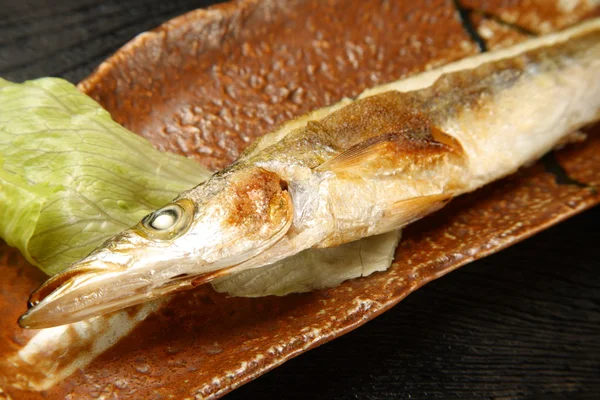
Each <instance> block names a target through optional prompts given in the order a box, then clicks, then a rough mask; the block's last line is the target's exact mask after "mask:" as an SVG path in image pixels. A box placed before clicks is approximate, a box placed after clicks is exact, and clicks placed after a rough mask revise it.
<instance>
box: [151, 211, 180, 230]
mask: <svg viewBox="0 0 600 400" xmlns="http://www.w3.org/2000/svg"><path fill="white" fill-rule="evenodd" d="M181 214H183V210H182V209H181V207H179V206H176V205H170V206H167V207H164V208H161V209H160V210H158V211H155V212H153V213H152V214H150V215H148V216H146V218H144V219H143V221H142V223H143V224H144V225H145V226H146V228H150V229H154V230H156V231H166V230H168V229H171V228H173V227H174V226H175V224H176V223H177V221H178V220H179V219H180V218H181Z"/></svg>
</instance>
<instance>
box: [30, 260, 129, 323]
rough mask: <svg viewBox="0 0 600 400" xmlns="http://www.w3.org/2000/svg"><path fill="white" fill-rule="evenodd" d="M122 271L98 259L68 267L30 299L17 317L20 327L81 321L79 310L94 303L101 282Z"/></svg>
mask: <svg viewBox="0 0 600 400" xmlns="http://www.w3.org/2000/svg"><path fill="white" fill-rule="evenodd" d="M124 268H125V267H124V266H122V265H119V264H115V263H112V262H106V261H99V260H92V261H82V262H80V263H78V264H76V265H74V266H72V267H70V268H67V269H66V270H64V271H63V272H61V273H59V274H57V275H55V276H53V277H52V278H50V279H48V280H47V281H46V282H44V283H43V284H42V285H41V286H40V287H39V288H38V289H36V290H35V291H34V292H33V293H32V294H31V295H30V296H29V301H28V307H29V309H28V310H27V312H25V314H23V315H22V316H21V317H20V318H19V325H20V326H21V327H22V328H30V329H40V328H46V327H51V326H56V325H63V324H66V323H70V322H75V321H78V320H81V319H83V318H82V317H80V312H81V309H85V308H86V307H87V305H88V304H91V303H93V302H94V299H95V298H96V297H98V295H99V294H100V293H101V292H102V289H101V283H102V282H106V280H107V279H108V278H109V277H111V276H115V275H118V274H119V273H120V272H121V271H123V270H124ZM84 318H85V317H84Z"/></svg>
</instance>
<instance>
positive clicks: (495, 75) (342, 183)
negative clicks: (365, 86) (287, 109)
mask: <svg viewBox="0 0 600 400" xmlns="http://www.w3.org/2000/svg"><path fill="white" fill-rule="evenodd" d="M598 116H600V19H595V20H591V21H589V22H587V23H584V24H581V25H580V26H578V27H575V28H572V29H570V30H567V31H565V32H561V33H558V34H555V35H549V36H547V37H542V38H538V39H533V40H531V41H528V42H526V43H524V44H522V45H517V46H515V47H513V48H509V49H505V50H502V51H498V52H491V53H486V54H484V55H480V56H476V57H473V58H471V59H465V60H461V61H459V62H457V63H454V64H450V65H448V66H445V67H442V68H440V69H437V70H432V71H428V72H425V73H423V74H419V75H417V76H414V77H411V78H408V79H405V80H402V81H398V82H394V83H391V84H387V85H383V86H381V87H378V88H374V89H372V90H369V91H366V92H365V93H364V94H362V95H361V96H359V98H358V99H356V100H354V101H350V100H344V101H342V102H341V103H340V104H336V105H333V106H330V107H327V108H325V109H322V110H316V111H315V112H313V113H311V114H310V115H309V116H308V117H304V118H298V119H296V120H294V121H292V122H291V123H289V124H286V125H284V126H283V127H282V128H280V129H278V130H276V131H275V132H273V133H272V134H269V135H266V136H265V137H264V138H263V139H261V140H259V141H257V143H256V144H255V145H253V146H251V148H250V149H249V150H247V151H246V152H245V153H244V154H243V155H242V157H240V159H239V160H238V161H237V162H235V163H234V164H232V165H231V166H230V167H228V168H226V169H225V170H223V171H221V172H219V173H217V174H215V176H214V177H213V178H211V179H210V180H209V181H207V182H206V183H204V184H202V185H199V186H197V187H196V188H194V189H192V190H189V191H187V192H184V193H182V194H181V195H180V196H179V197H178V198H177V199H175V200H174V202H173V203H171V204H169V205H167V206H166V207H164V208H162V209H160V210H157V211H155V212H154V213H152V214H150V215H149V216H148V217H146V218H144V220H142V221H141V222H140V223H139V224H138V225H137V226H135V227H133V228H131V229H129V230H127V231H125V232H123V233H122V234H120V235H117V236H115V237H114V238H113V239H111V240H109V241H108V242H106V243H105V244H104V245H103V246H101V247H100V248H99V249H97V250H96V251H94V252H93V253H92V254H91V255H90V256H88V257H86V258H84V259H83V260H81V261H80V262H78V263H75V264H74V265H73V266H72V267H70V268H69V269H67V270H66V271H65V272H64V273H62V274H59V275H58V276H56V277H54V278H52V279H51V280H49V281H48V282H47V283H45V284H44V285H42V287H40V289H38V291H37V292H34V294H33V295H32V303H33V308H31V309H30V310H29V311H28V312H27V313H26V314H24V315H23V316H22V317H21V320H20V324H21V325H22V326H24V327H29V328H42V327H49V326H54V325H60V324H65V323H69V322H75V321H78V320H82V319H85V318H89V317H92V316H95V315H99V314H103V313H106V312H110V311H113V310H117V309H120V308H124V307H127V306H130V305H134V304H138V303H141V302H144V301H147V300H149V299H152V298H155V297H159V296H162V295H164V294H168V293H171V292H174V291H178V290H184V289H188V288H191V287H193V286H195V285H197V284H200V283H203V282H207V281H209V280H211V279H214V278H215V277H217V276H221V275H226V274H230V273H235V272H237V271H241V270H245V269H250V268H259V267H261V266H264V265H268V264H272V263H274V262H276V261H278V260H281V259H283V258H286V257H289V256H291V255H294V254H296V253H298V252H300V251H302V250H304V249H308V248H315V247H330V246H335V245H338V244H342V243H346V242H350V241H353V240H357V239H360V238H363V237H366V236H370V235H375V234H378V233H382V232H386V231H390V230H393V229H397V228H399V227H401V226H404V225H406V224H408V223H410V222H412V221H414V220H416V219H418V218H421V217H423V216H425V215H427V214H428V213H430V212H432V211H434V210H436V209H438V208H440V207H443V206H444V205H445V204H446V202H447V201H448V200H449V199H451V198H452V197H455V196H457V195H460V194H462V193H465V192H469V191H472V190H475V189H477V188H478V187H480V186H482V185H484V184H486V183H488V182H491V181H493V180H496V179H498V178H501V177H503V176H505V175H508V174H511V173H513V172H514V171H516V170H517V169H518V168H519V167H520V166H522V165H523V164H526V163H528V162H531V161H533V160H535V159H537V158H539V157H540V156H541V155H543V154H544V153H545V152H547V151H549V150H551V149H552V148H553V147H554V146H556V144H557V143H559V142H560V140H561V139H562V138H564V137H565V136H566V135H568V134H570V133H571V132H572V131H574V130H576V129H578V128H580V127H581V126H582V125H585V124H589V123H591V122H593V121H594V120H596V119H597V118H598ZM167 214H168V215H170V217H165V215H167Z"/></svg>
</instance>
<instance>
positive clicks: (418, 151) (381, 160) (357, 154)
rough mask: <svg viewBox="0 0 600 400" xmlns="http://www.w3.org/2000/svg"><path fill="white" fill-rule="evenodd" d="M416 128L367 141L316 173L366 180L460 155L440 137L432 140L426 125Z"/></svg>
mask: <svg viewBox="0 0 600 400" xmlns="http://www.w3.org/2000/svg"><path fill="white" fill-rule="evenodd" d="M413 128H414V127H413ZM420 128H421V131H418V132H415V130H414V129H411V130H410V131H401V132H393V133H387V134H384V135H380V136H376V137H372V138H369V139H367V140H365V141H363V142H361V143H359V144H357V145H355V146H352V147H350V148H349V149H348V150H346V151H344V152H342V153H341V154H339V155H338V156H336V157H334V158H332V159H331V160H329V161H327V162H325V163H323V164H322V165H320V166H319V167H318V168H317V169H316V170H317V171H322V172H325V171H330V172H333V173H335V174H336V175H338V176H341V177H343V176H360V177H363V179H368V178H369V177H375V176H381V175H389V174H393V173H395V172H397V171H404V170H416V169H419V168H429V167H430V166H431V165H432V164H433V163H436V162H437V161H439V160H440V159H442V158H447V157H451V156H454V157H460V155H462V149H461V148H460V145H458V144H455V143H451V142H450V140H447V141H442V140H436V139H439V137H443V135H438V137H435V138H434V136H433V135H432V133H431V130H430V127H429V125H426V126H420ZM422 130H426V131H422ZM445 136H447V135H445ZM446 142H448V143H446Z"/></svg>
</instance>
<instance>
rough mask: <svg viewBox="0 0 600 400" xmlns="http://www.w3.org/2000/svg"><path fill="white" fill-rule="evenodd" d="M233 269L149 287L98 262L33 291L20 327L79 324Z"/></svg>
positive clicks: (183, 276)
mask: <svg viewBox="0 0 600 400" xmlns="http://www.w3.org/2000/svg"><path fill="white" fill-rule="evenodd" d="M232 268H233V267H228V268H222V269H219V270H216V271H211V272H207V273H204V274H187V273H181V274H178V275H175V276H173V277H171V278H168V279H166V280H164V281H162V282H161V283H157V284H154V285H149V284H148V277H147V276H146V275H147V274H138V275H137V276H136V275H133V274H128V275H127V277H126V278H124V277H123V271H124V267H123V266H120V265H117V264H112V263H106V262H102V263H98V262H97V261H96V262H94V261H92V262H89V263H85V264H83V265H78V266H76V267H73V268H69V269H67V270H65V271H64V272H63V273H60V274H58V275H56V276H54V277H52V278H51V279H49V280H48V281H46V282H45V283H43V284H42V285H41V286H40V287H39V288H38V289H37V290H35V291H34V292H33V293H32V294H31V296H30V298H29V303H28V304H29V309H28V310H27V311H26V312H25V313H24V314H23V315H22V316H21V317H20V318H19V321H18V323H19V326H21V327H22V328H26V329H44V328H51V327H55V326H59V325H65V324H70V323H74V322H79V321H82V320H85V319H89V318H92V317H96V316H99V315H104V314H108V313H111V312H114V311H118V310H121V309H123V308H126V307H130V306H135V305H138V304H141V303H144V302H147V301H149V300H152V299H154V298H157V297H161V296H164V295H167V294H172V293H175V292H179V291H184V290H188V289H191V288H194V287H196V286H199V285H201V284H204V283H207V282H210V281H212V280H213V279H216V278H218V277H221V276H224V275H227V274H228V273H229V271H230V270H231V269H232Z"/></svg>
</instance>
